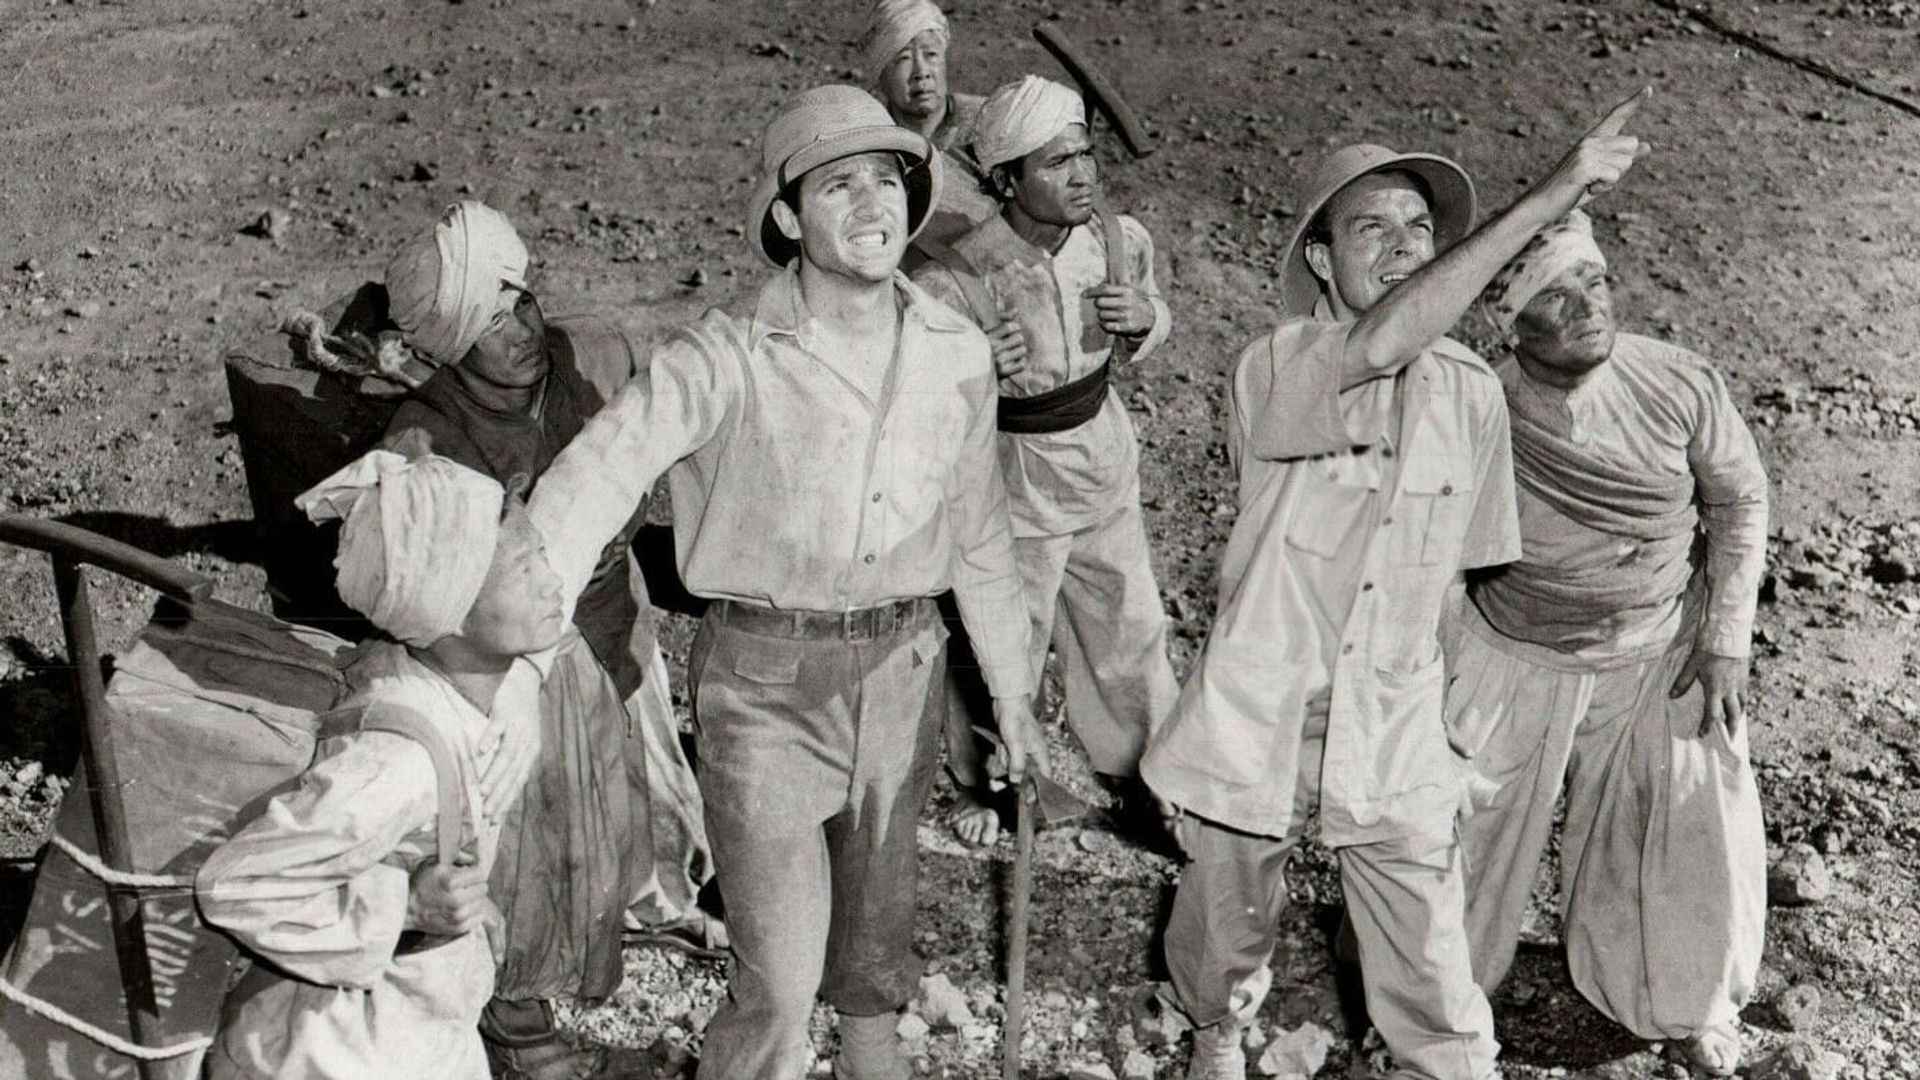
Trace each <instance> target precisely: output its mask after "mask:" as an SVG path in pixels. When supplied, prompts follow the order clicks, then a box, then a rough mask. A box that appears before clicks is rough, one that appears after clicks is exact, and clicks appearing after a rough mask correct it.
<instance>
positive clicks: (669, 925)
mask: <svg viewBox="0 0 1920 1080" xmlns="http://www.w3.org/2000/svg"><path fill="white" fill-rule="evenodd" d="M620 943H621V944H622V945H663V946H665V947H667V948H669V949H674V950H677V951H679V952H683V953H686V954H687V955H688V956H692V957H695V958H697V959H700V960H725V959H726V958H727V953H728V951H729V949H730V947H731V945H730V942H729V941H728V938H727V924H726V923H724V922H722V921H721V920H719V919H716V918H714V917H713V916H711V915H709V914H707V913H706V912H704V911H696V912H694V913H693V914H691V915H689V916H687V917H686V918H684V919H675V920H674V921H672V922H666V923H655V924H653V925H646V924H644V923H639V924H636V923H634V922H631V921H630V922H629V923H628V924H627V928H626V929H625V930H623V931H621V933H620Z"/></svg>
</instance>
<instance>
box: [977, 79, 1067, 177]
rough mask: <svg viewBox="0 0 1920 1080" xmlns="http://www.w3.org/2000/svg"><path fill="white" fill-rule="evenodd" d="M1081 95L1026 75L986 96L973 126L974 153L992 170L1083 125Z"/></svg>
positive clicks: (1052, 82)
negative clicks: (1075, 126)
mask: <svg viewBox="0 0 1920 1080" xmlns="http://www.w3.org/2000/svg"><path fill="white" fill-rule="evenodd" d="M1086 122H1087V106H1086V103H1085V102H1083V101H1081V100H1080V95H1079V94H1076V93H1074V92H1073V91H1071V90H1069V89H1067V88H1066V87H1064V86H1062V85H1060V84H1059V83H1057V82H1054V81H1052V80H1050V79H1043V78H1041V77H1040V76H1038V75H1029V76H1027V77H1026V78H1024V79H1021V80H1020V81H1019V82H1014V83H1008V84H1006V85H1005V86H1002V87H1000V88H999V89H998V90H995V91H994V92H993V93H992V94H990V95H989V96H988V97H987V103H986V104H985V105H982V106H981V107H980V119H979V120H977V121H975V122H974V127H973V154H974V157H976V158H977V159H979V162H980V167H981V168H983V169H991V168H993V167H994V166H995V165H1001V164H1005V163H1006V162H1009V161H1016V160H1018V159H1020V158H1023V157H1026V156H1027V155H1028V154H1031V153H1033V152H1034V151H1035V150H1038V149H1040V148H1041V147H1042V146H1045V145H1046V144H1047V140H1049V139H1051V138H1053V137H1054V136H1056V135H1058V134H1060V133H1061V132H1063V131H1065V130H1067V129H1068V128H1070V127H1072V126H1073V125H1075V124H1079V125H1081V126H1083V127H1084V126H1085V125H1086Z"/></svg>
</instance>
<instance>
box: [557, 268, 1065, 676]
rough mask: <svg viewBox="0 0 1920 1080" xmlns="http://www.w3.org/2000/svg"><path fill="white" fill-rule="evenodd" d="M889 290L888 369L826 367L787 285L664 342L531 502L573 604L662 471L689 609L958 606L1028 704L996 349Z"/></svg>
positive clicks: (908, 294)
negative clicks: (704, 602)
mask: <svg viewBox="0 0 1920 1080" xmlns="http://www.w3.org/2000/svg"><path fill="white" fill-rule="evenodd" d="M894 288H895V290H896V291H897V295H898V298H899V305H900V340H899V347H898V349H897V351H896V352H895V354H894V357H893V359H892V362H891V364H890V365H889V366H888V367H887V368H886V369H885V370H872V371H869V370H864V369H861V368H859V367H858V366H857V365H856V364H855V363H854V361H852V360H851V359H850V358H847V357H845V356H841V355H838V354H835V353H823V352H820V351H817V350H816V348H815V347H814V346H815V342H816V330H815V323H814V320H813V317H812V316H811V315H810V314H809V313H808V311H807V309H806V303H805V300H804V298H803V297H802V295H801V292H800V281H799V274H798V272H797V271H796V270H794V269H792V268H789V269H787V270H785V271H783V272H781V273H779V274H777V275H776V276H774V277H773V279H772V280H770V281H768V282H767V284H766V285H765V286H764V287H763V288H762V289H761V290H760V295H759V298H758V301H757V302H756V303H755V304H754V306H753V308H752V310H751V311H750V312H748V313H746V314H742V315H734V314H729V313H726V312H723V311H718V310H715V311H710V312H708V313H707V314H706V315H705V316H703V317H701V319H700V320H699V321H698V322H696V323H694V324H693V325H691V326H688V327H686V328H684V329H682V330H681V331H679V332H677V333H676V334H675V335H674V336H673V337H672V338H670V339H669V340H668V341H666V342H665V343H664V344H662V345H661V346H660V347H659V348H658V349H657V350H656V351H655V352H654V354H653V357H652V359H651V361H650V362H649V365H648V370H647V371H646V372H644V373H642V374H641V375H640V376H637V377H636V378H635V379H634V380H633V381H632V382H631V383H628V384H627V386H626V387H625V388H624V389H622V390H621V391H620V392H619V393H618V394H617V395H615V396H614V398H613V400H612V401H609V402H608V403H607V405H606V407H605V408H603V409H601V410H600V412H598V413H597V414H595V415H594V417H593V419H592V420H590V421H588V422H587V426H586V427H585V428H584V429H582V430H581V432H580V434H579V436H578V437H576V438H575V439H574V441H573V442H572V443H571V444H570V445H569V446H568V447H567V449H566V450H565V451H564V452H563V453H561V455H560V456H559V457H558V458H557V459H555V461H554V463H553V465H552V466H550V467H549V468H548V469H547V472H546V474H545V475H543V476H542V477H541V478H540V486H539V487H538V488H536V489H535V490H534V493H533V498H532V499H531V500H530V501H529V503H528V509H529V510H531V511H532V514H533V520H534V524H535V525H536V526H538V527H539V529H540V532H541V535H542V536H543V537H544V538H545V539H546V541H547V554H548V558H549V560H550V561H552V562H553V565H554V568H555V570H557V571H558V572H559V573H560V576H561V580H562V583H563V584H564V585H565V587H566V591H567V595H569V596H573V595H577V594H578V591H579V590H580V589H581V588H582V587H583V586H584V585H585V584H586V582H587V579H588V576H589V575H590V574H591V573H592V571H593V564H594V560H595V557H596V556H597V555H598V553H599V550H600V545H602V544H604V543H606V541H607V540H609V539H610V538H612V537H613V536H614V535H615V534H616V533H618V532H619V530H620V528H621V526H623V525H624V524H625V523H626V520H627V518H628V516H629V515H631V514H632V513H633V509H634V507H635V506H636V505H638V503H639V501H640V499H641V498H642V497H643V496H645V495H646V494H647V492H648V491H650V490H651V489H652V487H653V484H654V481H655V480H656V479H658V478H659V476H660V475H661V474H662V473H663V472H664V473H666V474H667V479H668V489H669V491H671V493H672V496H673V532H674V544H675V549H676V554H677V556H678V562H679V566H680V576H681V578H682V580H684V581H685V582H686V585H687V588H688V590H689V591H691V592H693V593H694V594H695V595H698V596H705V597H710V598H714V599H731V600H742V601H746V602H749V603H753V604H759V605H763V606H768V607H775V608H784V609H790V610H807V611H851V610H857V609H860V608H867V607H873V606H876V605H879V604H884V603H888V602H890V601H894V600H902V599H908V598H912V597H924V596H933V595H936V594H938V593H941V592H944V591H946V590H947V589H949V588H951V589H952V590H953V591H954V593H955V595H956V597H957V599H958V600H959V603H960V611H961V615H962V617H963V619H964V620H965V622H966V627H967V631H968V633H969V635H970V636H971V637H972V639H973V643H974V651H975V652H976V654H977V655H978V657H979V660H980V666H981V669H982V672H983V675H984V676H985V678H986V681H987V685H988V686H989V687H990V688H991V689H992V692H993V693H994V695H995V696H1010V695H1015V694H1027V693H1031V692H1032V690H1033V674H1032V672H1031V671H1030V670H1029V661H1028V659H1027V638H1028V633H1029V630H1028V625H1027V624H1028V618H1027V609H1026V603H1025V601H1024V600H1023V599H1022V597H1021V594H1020V578H1019V574H1018V572H1017V571H1016V570H1015V568H1014V562H1013V536H1012V533H1011V531H1010V529H1009V527H1008V524H1007V498H1006V489H1005V487H1004V486H1003V485H1002V483H1001V480H1000V471H999V469H998V468H997V467H996V462H995V460H994V444H993V436H994V415H995V413H994V408H995V400H994V383H993V367H992V361H991V359H990V353H989V350H988V346H987V340H986V337H985V336H984V335H983V334H981V333H980V331H979V330H977V329H975V328H974V326H973V325H972V324H971V323H969V322H967V321H966V320H965V319H964V318H962V317H960V315H959V314H957V313H956V312H954V311H953V310H952V309H951V308H948V307H947V306H946V305H944V304H941V303H940V302H938V301H937V300H934V299H933V298H932V297H929V296H928V295H927V294H926V293H924V292H922V291H921V290H920V289H919V288H918V287H917V286H915V285H913V284H912V283H911V282H909V281H908V280H907V279H906V278H905V277H904V276H899V275H896V276H895V278H894Z"/></svg>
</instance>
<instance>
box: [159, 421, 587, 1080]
mask: <svg viewBox="0 0 1920 1080" xmlns="http://www.w3.org/2000/svg"><path fill="white" fill-rule="evenodd" d="M300 506H301V508H302V509H303V510H305V511H306V512H307V513H308V514H309V516H311V517H312V518H313V519H314V520H316V521H317V520H325V519H331V518H344V519H345V521H346V524H345V527H344V528H343V529H342V531H341V534H340V550H339V557H338V559H337V560H336V563H335V565H336V566H337V567H338V570H339V591H340V595H341V597H342V599H344V600H345V601H346V602H347V603H348V604H349V605H350V606H352V607H353V608H354V609H355V610H357V611H359V612H360V613H362V614H363V615H365V616H366V617H367V618H368V619H369V620H370V621H372V622H373V624H374V625H375V626H377V627H379V628H380V629H381V630H383V631H384V632H386V633H387V634H389V635H391V637H392V638H394V639H397V640H388V641H375V642H369V643H367V644H365V645H363V646H362V647H361V649H360V652H359V654H358V656H357V658H356V660H355V662H354V664H353V666H352V667H351V668H349V669H348V671H347V675H348V680H349V683H350V685H351V686H352V692H351V694H350V695H349V696H348V698H347V699H346V700H345V701H343V702H342V705H341V709H342V710H343V711H344V710H352V711H354V712H355V713H356V714H357V715H358V719H359V723H358V725H357V727H356V729H355V730H354V731H353V732H352V733H347V734H340V735H338V736H335V737H329V738H323V739H322V740H321V742H320V744H319V748H318V751H317V753H316V755H315V761H314V764H313V765H312V766H311V767H310V768H309V769H308V770H307V772H306V773H305V774H304V775H303V776H302V777H301V779H300V782H299V784H298V786H297V787H295V788H294V789H293V790H291V791H288V792H286V793H284V794H281V795H279V796H277V797H275V798H274V800H273V801H272V803H271V804H269V805H268V806H267V807H266V808H265V809H264V810H263V811H262V812H261V814H260V816H259V817H257V818H255V819H254V820H253V821H251V822H250V823H248V824H246V825H244V826H242V827H241V828H240V830H239V831H238V832H236V833H235V834H234V835H233V837H232V838H231V839H229V840H227V841H226V843H224V844H223V845H221V846H220V847H219V848H218V849H217V850H215V851H214V852H213V853H212V854H211V855H210V856H208V858H207V860H206V862H205V863H204V864H202V866H201V868H200V871H199V874H198V877H197V880H196V883H195V889H196V892H197V896H198V900H199V904H200V909H201V911H203V912H204V913H205V915H206V918H207V921H208V922H209V923H211V924H213V925H215V926H218V927H221V928H222V929H224V930H226V931H227V932H228V933H230V934H232V935H233V936H234V937H235V938H236V939H237V940H239V941H240V942H241V943H243V944H245V945H246V946H247V947H248V948H249V949H250V950H252V951H253V952H254V953H256V954H258V955H259V956H261V957H263V958H264V959H265V960H266V961H267V962H268V963H269V964H271V966H268V964H260V965H256V966H255V967H254V968H252V969H251V970H250V971H249V972H248V973H247V975H246V977H245V978H243V979H242V980H241V981H240V983H239V984H238V985H237V986H236V987H234V989H233V991H232V992H231V993H230V994H229V996H228V1000H227V1005H226V1011H225V1015H224V1016H223V1017H222V1021H221V1027H220V1031H219V1034H218V1036H217V1037H216V1040H215V1044H214V1046H213V1048H212V1050H211V1051H210V1052H209V1054H208V1057H207V1065H206V1068H207V1074H208V1075H209V1076H210V1077H214V1078H216V1080H271V1078H278V1077H289V1076H299V1077H339V1078H346V1077H354V1078H359V1077H370V1078H388V1080H414V1078H416V1077H424V1076H435V1077H457V1078H463V1080H484V1078H485V1077H486V1076H487V1059H486V1055H485V1053H484V1052H483V1050H482V1046H481V1040H480V1038H479V1036H478V1035H477V1034H476V1030H475V1029H476V1025H477V1023H478V1021H479V1019H480V1012H481V1009H482V1007H483V1006H484V1005H485V1003H486V1001H487V997H488V994H489V992H490V989H491V987H492V985H493V971H494V959H493V956H492V953H491V951H490V949H489V938H490V937H491V936H492V935H494V934H496V933H497V927H495V926H493V925H492V924H493V923H495V922H497V915H496V914H494V913H493V912H492V911H491V909H490V906H489V905H488V904H487V901H486V895H485V882H486V874H487V871H488V868H489V866H490V864H491V863H492V862H493V859H494V853H495V839H496V833H495V831H494V829H493V828H492V827H491V826H490V825H489V824H488V822H487V821H486V820H485V819H484V818H482V817H481V816H480V815H479V814H477V813H468V814H466V815H464V816H465V818H466V822H465V826H464V828H463V829H462V832H461V835H460V838H459V840H458V841H457V844H458V848H459V850H457V851H449V850H445V849H444V848H443V847H442V844H443V842H444V841H443V839H442V838H441V837H439V835H438V834H437V831H436V827H435V826H436V824H437V823H438V822H439V820H440V818H439V807H440V800H439V794H438V793H439V791H440V790H441V785H442V784H443V783H453V784H457V785H458V789H459V790H461V791H463V792H464V799H463V800H462V801H463V803H464V804H465V806H466V807H467V808H469V809H470V810H477V809H478V808H479V807H480V805H481V795H480V792H479V790H478V785H479V777H480V776H481V775H482V774H483V772H484V771H485V770H486V769H487V768H488V766H489V765H490V764H491V759H492V758H493V757H494V756H495V753H496V748H497V747H498V746H499V745H500V743H501V741H502V740H501V734H502V726H503V724H502V722H501V721H498V720H494V719H490V718H489V716H488V711H489V709H490V708H491V707H492V704H493V698H494V695H495V693H496V691H497V690H498V689H499V687H500V685H501V682H502V680H503V679H504V677H505V675H506V673H507V670H508V668H509V665H510V664H511V663H512V662H513V658H514V657H515V656H516V655H519V654H522V653H527V652H532V651H534V650H539V649H544V648H547V647H549V646H550V645H552V644H553V642H554V641H556V640H557V639H558V638H559V637H560V634H561V632H562V630H563V628H564V626H565V622H564V615H563V614H562V605H561V594H560V584H559V581H558V579H557V578H556V577H555V575H554V572H553V570H552V569H551V568H550V567H549V566H548V565H547V563H546V560H545V557H544V555H543V554H542V550H541V544H540V538H539V535H538V534H537V533H535V532H534V530H533V527H532V524H531V522H530V520H529V519H528V517H527V515H526V511H525V508H524V507H522V506H521V505H520V504H519V503H518V502H517V501H515V502H512V503H506V502H504V501H503V493H502V491H501V488H500V485H499V484H498V483H496V482H494V481H493V480H491V479H489V478H487V477H486V476H484V475H481V474H480V473H478V472H475V471H473V470H472V469H468V468H466V467H465V466H462V465H459V464H457V463H455V462H452V461H449V460H447V459H445V458H439V457H426V458H422V459H420V460H417V461H407V460H406V459H404V458H402V457H401V456H400V455H398V454H393V453H390V452H387V451H384V450H376V451H374V452H373V453H371V454H369V455H367V456H366V457H364V458H362V459H360V460H359V461H356V462H354V463H353V464H351V465H349V466H348V467H346V468H345V469H342V470H341V471H340V472H338V473H336V474H335V475H333V476H331V477H329V478H327V479H326V480H324V481H322V482H321V483H320V485H319V486H318V487H315V488H314V489H313V490H311V491H309V492H307V493H306V494H305V495H303V496H302V497H301V499H300ZM503 507H504V508H505V509H506V513H505V514H504V515H503V513H502V509H503ZM429 746H434V747H436V748H437V751H438V752H435V751H430V750H429V749H428V747H429ZM443 769H445V770H449V772H448V773H447V774H446V775H443V774H442V771H441V770H443ZM456 773H457V775H454V774H456ZM456 864H458V865H456ZM450 868H451V869H450ZM436 880H437V882H438V885H437V888H438V891H439V892H440V893H441V894H443V895H451V896H452V897H453V898H454V899H453V901H452V907H451V908H448V909H444V910H440V911H437V912H430V911H428V910H427V909H425V908H423V906H422V905H421V903H420V897H421V896H423V895H426V894H429V893H431V892H434V891H435V889H434V887H431V886H430V885H429V882H430V881H436ZM413 931H418V932H427V933H433V934H437V935H440V936H439V938H438V939H437V940H432V941H429V942H426V943H424V947H421V946H422V945H423V943H422V942H419V941H411V942H410V941H409V939H408V938H407V937H403V935H408V934H409V932H413ZM414 936H416V937H417V935H414ZM495 944H497V942H496V943H495Z"/></svg>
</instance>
